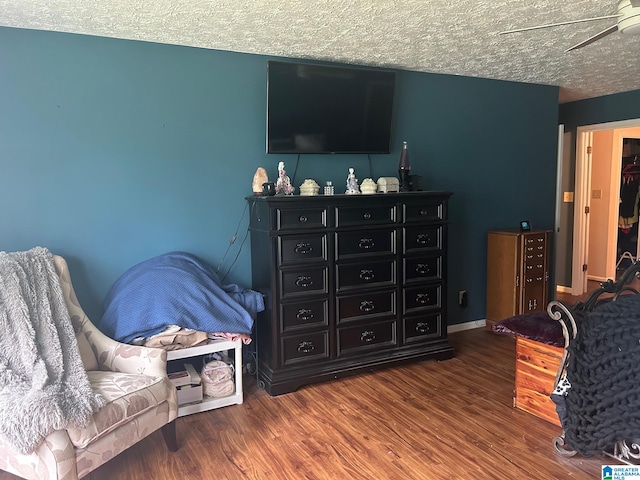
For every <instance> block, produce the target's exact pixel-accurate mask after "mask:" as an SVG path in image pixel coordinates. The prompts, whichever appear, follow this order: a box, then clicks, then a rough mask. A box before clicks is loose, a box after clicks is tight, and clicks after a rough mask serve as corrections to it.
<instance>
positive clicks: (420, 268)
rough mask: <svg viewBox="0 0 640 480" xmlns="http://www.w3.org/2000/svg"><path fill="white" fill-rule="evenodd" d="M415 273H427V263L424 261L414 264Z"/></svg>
mask: <svg viewBox="0 0 640 480" xmlns="http://www.w3.org/2000/svg"><path fill="white" fill-rule="evenodd" d="M416 273H417V274H419V275H427V274H428V273H429V265H427V264H426V263H419V264H418V265H417V266H416Z"/></svg>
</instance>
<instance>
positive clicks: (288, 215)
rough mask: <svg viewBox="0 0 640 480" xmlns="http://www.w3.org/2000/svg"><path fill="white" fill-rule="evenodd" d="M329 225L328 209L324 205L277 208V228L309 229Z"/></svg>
mask: <svg viewBox="0 0 640 480" xmlns="http://www.w3.org/2000/svg"><path fill="white" fill-rule="evenodd" d="M326 226H327V209H326V208H324V207H317V208H305V209H304V210H303V209H291V210H289V209H285V208H278V209H276V229H277V230H308V229H311V228H325V227H326Z"/></svg>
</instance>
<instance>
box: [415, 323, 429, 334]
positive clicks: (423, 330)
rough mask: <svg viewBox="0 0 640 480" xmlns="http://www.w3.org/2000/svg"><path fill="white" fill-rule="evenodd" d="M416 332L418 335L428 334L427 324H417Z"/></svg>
mask: <svg viewBox="0 0 640 480" xmlns="http://www.w3.org/2000/svg"><path fill="white" fill-rule="evenodd" d="M416 332H418V333H422V334H425V333H429V324H428V323H426V322H418V323H417V324H416Z"/></svg>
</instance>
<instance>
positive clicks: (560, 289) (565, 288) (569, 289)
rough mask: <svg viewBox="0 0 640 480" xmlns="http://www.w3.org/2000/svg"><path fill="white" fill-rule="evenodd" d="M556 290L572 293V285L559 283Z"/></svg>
mask: <svg viewBox="0 0 640 480" xmlns="http://www.w3.org/2000/svg"><path fill="white" fill-rule="evenodd" d="M556 292H560V293H571V287H565V286H564V285H557V286H556Z"/></svg>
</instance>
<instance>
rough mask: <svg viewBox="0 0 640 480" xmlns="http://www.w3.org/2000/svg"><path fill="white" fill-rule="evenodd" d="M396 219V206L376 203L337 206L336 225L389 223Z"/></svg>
mask: <svg viewBox="0 0 640 480" xmlns="http://www.w3.org/2000/svg"><path fill="white" fill-rule="evenodd" d="M395 221H396V207H395V205H393V206H391V207H390V206H388V205H387V206H385V205H374V206H370V207H338V208H336V227H345V226H349V225H358V226H366V225H375V224H378V225H380V224H389V223H395Z"/></svg>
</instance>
